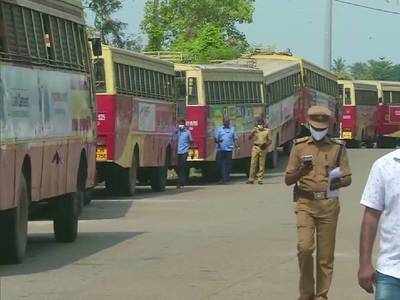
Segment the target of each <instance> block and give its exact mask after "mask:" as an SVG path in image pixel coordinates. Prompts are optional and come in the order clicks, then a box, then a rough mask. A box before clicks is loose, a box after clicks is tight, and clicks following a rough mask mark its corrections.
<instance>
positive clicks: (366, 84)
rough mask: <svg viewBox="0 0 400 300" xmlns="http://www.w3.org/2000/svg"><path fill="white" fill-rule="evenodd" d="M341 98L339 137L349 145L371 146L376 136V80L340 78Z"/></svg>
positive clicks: (377, 98) (377, 96)
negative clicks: (362, 144) (363, 144)
mask: <svg viewBox="0 0 400 300" xmlns="http://www.w3.org/2000/svg"><path fill="white" fill-rule="evenodd" d="M339 94H340V96H341V99H342V105H343V108H342V115H341V123H340V138H341V139H342V140H344V141H346V144H347V145H348V146H349V147H359V146H360V144H361V143H365V144H366V145H367V146H369V147H372V146H373V144H374V143H375V141H376V137H377V121H378V120H377V116H378V107H379V106H378V100H379V94H380V92H379V94H378V85H377V82H376V81H363V80H355V81H351V80H340V81H339Z"/></svg>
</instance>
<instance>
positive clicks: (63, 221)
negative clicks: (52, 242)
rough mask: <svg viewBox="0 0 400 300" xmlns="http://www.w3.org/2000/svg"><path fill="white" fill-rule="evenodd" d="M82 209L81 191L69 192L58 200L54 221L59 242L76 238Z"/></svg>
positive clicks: (68, 241)
mask: <svg viewBox="0 0 400 300" xmlns="http://www.w3.org/2000/svg"><path fill="white" fill-rule="evenodd" d="M80 210H81V198H80V196H79V193H72V194H67V195H64V196H61V197H60V198H59V199H58V200H57V203H56V211H55V215H54V222H53V225H54V235H55V238H56V240H57V242H62V243H71V242H73V241H75V240H76V237H77V235H78V218H79V212H80Z"/></svg>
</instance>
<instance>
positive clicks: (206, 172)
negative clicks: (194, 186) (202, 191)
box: [201, 162, 221, 183]
mask: <svg viewBox="0 0 400 300" xmlns="http://www.w3.org/2000/svg"><path fill="white" fill-rule="evenodd" d="M201 176H202V178H203V179H204V180H205V181H206V182H211V183H212V182H217V181H218V180H220V179H221V174H220V173H219V170H218V167H217V163H216V162H213V163H209V164H207V165H205V166H202V167H201Z"/></svg>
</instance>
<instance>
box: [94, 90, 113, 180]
mask: <svg viewBox="0 0 400 300" xmlns="http://www.w3.org/2000/svg"><path fill="white" fill-rule="evenodd" d="M96 104H97V148H96V161H97V162H112V161H113V160H114V149H115V117H116V96H113V95H102V94H98V95H97V96H96ZM98 166H100V167H101V168H104V166H105V164H98ZM103 171H104V170H98V173H99V175H100V178H99V179H100V181H103V179H104V178H103V176H101V175H102V174H103Z"/></svg>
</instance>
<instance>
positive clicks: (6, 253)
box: [0, 174, 29, 264]
mask: <svg viewBox="0 0 400 300" xmlns="http://www.w3.org/2000/svg"><path fill="white" fill-rule="evenodd" d="M28 216H29V193H28V185H27V181H26V178H25V175H23V174H22V175H21V177H20V183H19V196H18V206H17V207H16V208H13V209H10V210H6V211H3V212H1V213H0V238H1V242H0V262H1V263H10V264H18V263H21V262H22V260H23V259H24V257H25V252H26V244H27V241H28Z"/></svg>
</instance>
